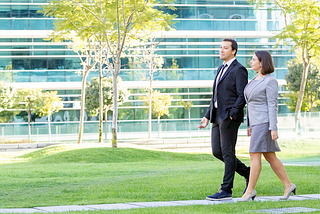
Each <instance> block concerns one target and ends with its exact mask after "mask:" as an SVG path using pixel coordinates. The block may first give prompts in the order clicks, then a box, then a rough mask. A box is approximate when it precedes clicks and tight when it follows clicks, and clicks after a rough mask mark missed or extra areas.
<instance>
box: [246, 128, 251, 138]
mask: <svg viewBox="0 0 320 214" xmlns="http://www.w3.org/2000/svg"><path fill="white" fill-rule="evenodd" d="M247 136H248V137H249V136H251V129H250V127H248V128H247Z"/></svg>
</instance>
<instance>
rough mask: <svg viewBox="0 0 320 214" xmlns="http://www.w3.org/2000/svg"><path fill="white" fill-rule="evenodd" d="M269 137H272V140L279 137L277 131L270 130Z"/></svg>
mask: <svg viewBox="0 0 320 214" xmlns="http://www.w3.org/2000/svg"><path fill="white" fill-rule="evenodd" d="M271 138H272V140H277V139H278V138H279V136H278V132H277V131H274V130H271Z"/></svg>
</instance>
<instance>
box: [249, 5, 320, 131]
mask: <svg viewBox="0 0 320 214" xmlns="http://www.w3.org/2000/svg"><path fill="white" fill-rule="evenodd" d="M252 3H256V4H257V6H258V7H259V6H263V5H266V4H268V3H273V4H274V8H276V9H280V10H281V12H282V14H283V16H284V20H285V27H284V28H283V29H282V30H281V32H280V33H279V34H278V35H277V36H275V38H277V39H278V44H280V42H281V41H282V42H284V44H288V43H289V44H293V49H296V50H298V51H299V52H301V61H302V63H303V72H302V78H301V83H300V90H299V96H298V100H297V106H296V109H295V115H296V116H295V132H296V133H297V132H298V121H299V119H300V111H301V106H302V101H303V97H304V94H305V93H304V91H305V87H306V82H307V76H308V71H309V67H310V63H311V61H313V60H314V59H315V57H316V56H317V55H318V53H319V51H320V45H319V42H320V19H319V14H320V3H319V1H318V0H300V1H295V0H267V1H265V0H252Z"/></svg>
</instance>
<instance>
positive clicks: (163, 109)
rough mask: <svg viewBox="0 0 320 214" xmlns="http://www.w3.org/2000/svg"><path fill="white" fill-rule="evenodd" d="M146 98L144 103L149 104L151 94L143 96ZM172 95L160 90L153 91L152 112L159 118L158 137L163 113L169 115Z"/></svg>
mask: <svg viewBox="0 0 320 214" xmlns="http://www.w3.org/2000/svg"><path fill="white" fill-rule="evenodd" d="M141 99H143V100H144V105H145V106H148V105H149V94H147V96H145V97H141ZM171 100H172V97H171V96H170V95H167V94H161V93H160V92H159V91H153V92H152V104H151V109H152V114H153V115H154V116H155V117H156V118H158V137H159V136H160V134H159V133H160V117H162V116H163V115H169V106H171Z"/></svg>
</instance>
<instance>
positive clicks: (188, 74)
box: [183, 70, 199, 80]
mask: <svg viewBox="0 0 320 214" xmlns="http://www.w3.org/2000/svg"><path fill="white" fill-rule="evenodd" d="M198 79H199V71H198V70H184V71H183V80H198Z"/></svg>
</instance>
